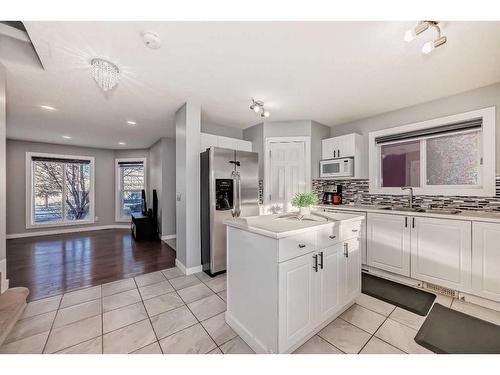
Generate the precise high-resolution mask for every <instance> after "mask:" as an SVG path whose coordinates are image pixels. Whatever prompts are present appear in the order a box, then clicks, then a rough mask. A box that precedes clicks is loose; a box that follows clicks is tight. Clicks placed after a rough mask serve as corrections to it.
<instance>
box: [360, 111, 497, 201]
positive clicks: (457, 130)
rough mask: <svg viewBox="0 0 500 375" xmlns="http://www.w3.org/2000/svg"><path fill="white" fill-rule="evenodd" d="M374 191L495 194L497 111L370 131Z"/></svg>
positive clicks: (371, 178) (430, 193) (371, 176)
mask: <svg viewBox="0 0 500 375" xmlns="http://www.w3.org/2000/svg"><path fill="white" fill-rule="evenodd" d="M369 138H370V159H371V160H370V193H375V194H403V193H402V192H401V187H403V186H411V187H413V188H414V189H415V192H416V193H418V194H429V195H477V196H493V195H495V108H494V107H492V108H486V109H483V110H478V111H472V112H468V113H464V114H459V115H454V116H448V117H446V118H440V119H435V120H430V121H424V122H421V123H417V124H410V125H405V126H401V127H396V128H390V129H385V130H381V131H377V132H372V133H370V135H369Z"/></svg>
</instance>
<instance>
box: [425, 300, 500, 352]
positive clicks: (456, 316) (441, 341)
mask: <svg viewBox="0 0 500 375" xmlns="http://www.w3.org/2000/svg"><path fill="white" fill-rule="evenodd" d="M415 341H416V342H417V343H418V344H420V345H422V346H423V347H424V348H427V349H429V350H432V351H433V352H434V353H441V354H500V326H497V325H496V324H493V323H490V322H486V321H484V320H481V319H478V318H475V317H473V316H470V315H467V314H464V313H461V312H460V311H456V310H452V309H449V308H447V307H444V306H442V305H440V304H438V303H436V304H434V306H433V307H432V310H431V312H430V313H429V315H428V316H427V319H425V322H424V324H423V325H422V327H420V330H419V331H418V333H417V336H415Z"/></svg>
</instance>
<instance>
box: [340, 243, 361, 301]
mask: <svg viewBox="0 0 500 375" xmlns="http://www.w3.org/2000/svg"><path fill="white" fill-rule="evenodd" d="M342 255H343V258H342V264H341V272H340V275H341V281H340V285H341V288H342V289H341V300H342V301H350V300H352V299H353V298H356V297H357V296H359V294H360V293H361V273H360V272H359V270H360V269H361V249H360V246H359V239H358V238H353V239H350V240H349V241H346V242H344V243H343V253H342Z"/></svg>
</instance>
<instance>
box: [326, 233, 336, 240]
mask: <svg viewBox="0 0 500 375" xmlns="http://www.w3.org/2000/svg"><path fill="white" fill-rule="evenodd" d="M336 237H337V236H334V235H333V234H332V235H330V236H328V238H329V239H331V240H333V239H334V238H336Z"/></svg>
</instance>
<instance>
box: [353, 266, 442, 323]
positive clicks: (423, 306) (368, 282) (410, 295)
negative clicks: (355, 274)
mask: <svg viewBox="0 0 500 375" xmlns="http://www.w3.org/2000/svg"><path fill="white" fill-rule="evenodd" d="M361 289H362V291H363V293H364V294H368V295H369V296H372V297H375V298H377V299H380V300H382V301H385V302H388V303H392V304H393V305H396V306H399V307H401V308H402V309H405V310H408V311H411V312H414V313H415V314H418V315H422V316H426V315H427V313H428V312H429V309H430V308H431V306H432V303H433V302H434V299H435V298H436V296H435V295H434V294H432V293H428V292H425V291H423V290H420V289H415V288H411V287H409V286H406V285H402V284H399V283H395V282H393V281H390V280H386V279H382V278H380V277H376V276H373V275H369V274H367V273H364V272H363V279H362V288H361Z"/></svg>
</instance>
